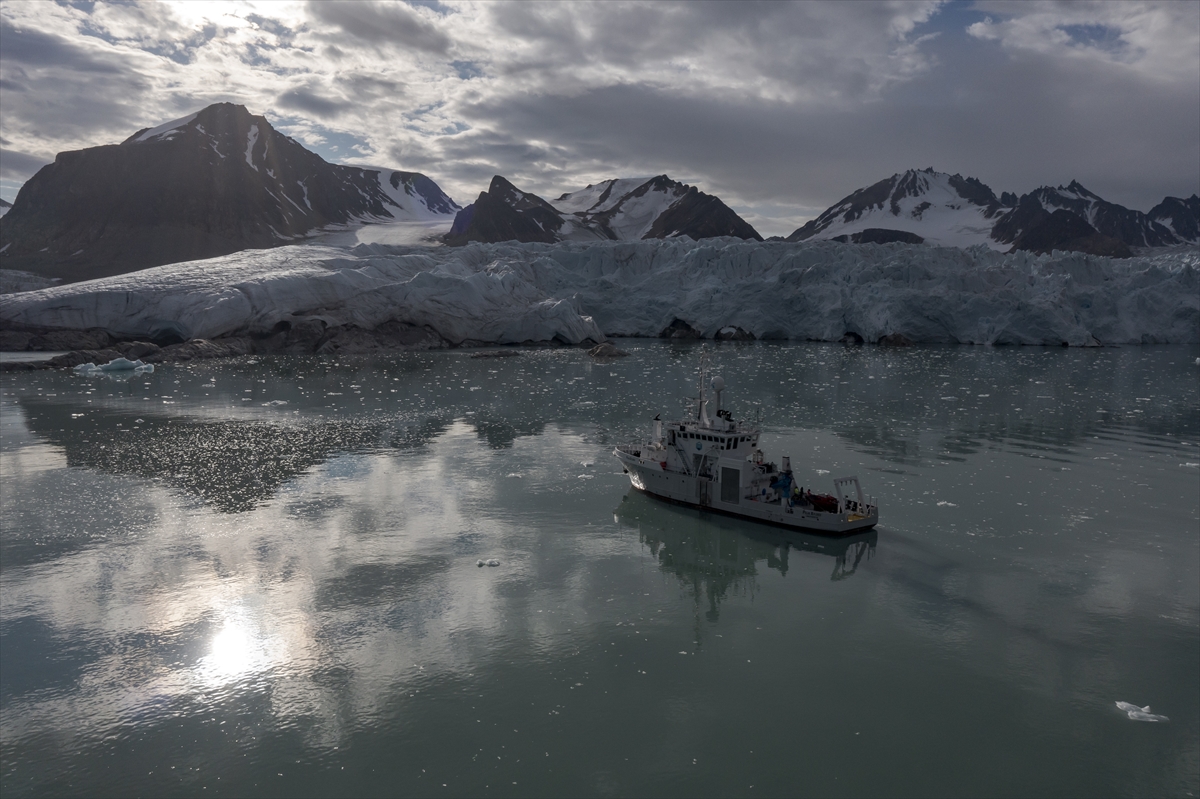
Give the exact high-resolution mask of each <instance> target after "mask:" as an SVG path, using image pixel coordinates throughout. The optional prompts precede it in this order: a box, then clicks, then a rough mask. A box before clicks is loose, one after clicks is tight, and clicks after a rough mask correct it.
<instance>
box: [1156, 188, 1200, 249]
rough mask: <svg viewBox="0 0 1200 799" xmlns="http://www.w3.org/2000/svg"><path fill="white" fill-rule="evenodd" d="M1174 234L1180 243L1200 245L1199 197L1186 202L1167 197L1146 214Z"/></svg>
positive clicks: (1195, 196)
mask: <svg viewBox="0 0 1200 799" xmlns="http://www.w3.org/2000/svg"><path fill="white" fill-rule="evenodd" d="M1146 216H1148V217H1150V219H1151V220H1153V221H1155V222H1157V223H1158V224H1160V225H1162V226H1163V227H1165V228H1167V229H1168V230H1170V231H1171V232H1172V233H1174V234H1175V236H1176V238H1178V239H1180V241H1181V242H1185V243H1189V244H1200V195H1195V194H1193V195H1192V196H1191V197H1188V198H1187V199H1186V200H1181V199H1180V198H1178V197H1167V198H1164V199H1163V201H1162V202H1160V203H1159V204H1158V205H1156V206H1154V207H1153V208H1151V209H1150V212H1149V213H1147V214H1146Z"/></svg>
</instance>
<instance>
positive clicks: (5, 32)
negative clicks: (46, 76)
mask: <svg viewBox="0 0 1200 799" xmlns="http://www.w3.org/2000/svg"><path fill="white" fill-rule="evenodd" d="M0 51H3V53H4V61H6V62H9V63H14V64H22V65H25V66H32V67H54V68H56V69H67V70H75V71H79V72H91V73H95V74H108V75H113V74H119V73H120V72H121V68H120V66H119V65H117V64H113V63H110V62H109V61H107V60H106V59H104V58H100V57H97V55H96V54H95V53H93V52H91V51H89V50H88V49H87V48H84V47H81V46H80V45H79V44H77V43H75V42H72V41H70V40H68V39H65V38H63V37H62V36H55V35H53V34H49V33H45V32H43V31H39V30H30V29H27V28H26V29H22V28H17V27H15V26H13V25H12V24H11V23H10V22H9V21H8V20H6V19H4V18H2V17H0Z"/></svg>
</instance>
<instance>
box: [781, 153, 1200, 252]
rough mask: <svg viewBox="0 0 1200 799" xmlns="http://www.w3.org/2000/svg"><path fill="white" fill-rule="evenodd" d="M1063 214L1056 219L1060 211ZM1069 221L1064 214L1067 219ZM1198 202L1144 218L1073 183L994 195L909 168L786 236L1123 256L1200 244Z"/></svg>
mask: <svg viewBox="0 0 1200 799" xmlns="http://www.w3.org/2000/svg"><path fill="white" fill-rule="evenodd" d="M1060 211H1061V212H1062V213H1059V212H1060ZM1068 215H1069V216H1068ZM1198 229H1200V197H1197V196H1195V195H1193V196H1192V198H1189V199H1187V200H1181V199H1178V198H1173V197H1168V198H1167V199H1165V200H1164V201H1163V202H1162V203H1160V204H1159V205H1157V206H1155V207H1154V208H1153V209H1152V210H1151V212H1150V213H1149V214H1144V213H1142V212H1141V211H1136V210H1131V209H1129V208H1125V207H1124V206H1121V205H1117V204H1116V203H1111V202H1108V201H1107V200H1105V199H1103V198H1101V197H1099V196H1098V195H1096V194H1094V193H1092V192H1090V191H1088V190H1087V189H1085V188H1084V187H1083V186H1081V185H1080V184H1079V183H1078V182H1076V181H1072V182H1071V183H1070V184H1069V185H1067V186H1057V187H1052V186H1042V187H1041V188H1038V189H1036V190H1034V191H1032V192H1030V193H1028V194H1025V195H1022V196H1021V197H1017V196H1016V195H1015V194H1013V193H1011V192H1004V193H1002V194H1000V195H999V196H997V195H996V193H995V192H994V191H992V189H991V188H990V187H988V186H987V185H985V184H984V183H982V182H980V181H979V180H977V179H975V178H970V177H968V178H964V177H962V176H961V175H957V174H956V175H950V174H947V173H945V172H935V171H934V170H933V169H921V170H913V169H910V170H908V171H907V172H900V173H897V174H895V175H892V176H891V177H890V178H887V179H886V180H881V181H879V182H878V183H876V184H874V185H872V186H867V187H866V188H863V189H859V190H858V191H856V192H854V193H853V194H851V195H850V196H848V197H846V198H844V199H843V200H841V201H840V202H838V203H836V204H835V205H833V206H831V207H830V208H829V209H827V210H826V211H825V212H824V213H822V214H821V215H820V216H818V217H817V218H816V219H813V220H811V221H809V222H808V223H806V224H805V225H804V226H803V227H801V228H799V229H797V230H796V231H795V232H794V233H792V234H791V235H790V236H788V237H787V240H788V241H820V240H825V239H830V240H835V241H849V242H852V243H887V242H893V241H895V242H904V243H910V244H911V243H922V242H923V243H926V244H932V245H941V246H952V247H971V246H975V245H980V244H982V245H985V246H987V247H989V248H991V249H993V250H1003V251H1009V250H1013V249H1016V250H1029V251H1031V252H1049V251H1051V250H1054V249H1060V250H1073V251H1080V252H1087V253H1090V254H1093V255H1110V256H1118V257H1128V256H1129V255H1130V254H1131V250H1130V248H1131V247H1135V248H1146V247H1163V246H1171V245H1176V244H1184V243H1188V242H1200V230H1198Z"/></svg>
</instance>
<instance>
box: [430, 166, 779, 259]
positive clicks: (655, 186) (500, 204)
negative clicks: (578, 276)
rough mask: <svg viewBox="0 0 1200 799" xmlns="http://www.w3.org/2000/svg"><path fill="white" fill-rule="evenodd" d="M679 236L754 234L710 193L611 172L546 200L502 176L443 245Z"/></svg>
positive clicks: (662, 177) (750, 236)
mask: <svg viewBox="0 0 1200 799" xmlns="http://www.w3.org/2000/svg"><path fill="white" fill-rule="evenodd" d="M679 236H687V237H689V238H692V239H704V238H713V237H716V236H733V237H736V238H741V239H754V240H756V241H762V237H761V236H760V235H759V234H758V233H757V232H756V231H755V230H754V228H752V227H751V226H750V225H749V224H747V223H746V221H745V220H743V219H742V218H741V217H740V216H738V215H737V214H736V213H734V211H733V210H732V209H730V208H729V206H727V205H725V203H723V202H721V200H720V199H719V198H717V197H714V196H712V195H709V194H705V193H704V192H702V191H700V190H699V189H697V188H696V187H695V186H689V185H687V184H685V183H680V182H678V181H675V180H671V179H670V178H669V177H667V176H666V175H658V176H657V177H652V178H619V179H614V180H606V181H603V182H601V183H597V184H594V185H589V186H587V187H586V188H583V189H580V190H579V191H574V192H570V193H567V194H563V195H562V196H560V197H559V198H558V199H556V200H554V201H552V202H547V201H546V200H544V199H542V198H541V197H538V196H537V195H535V194H531V193H529V192H525V191H521V190H520V189H518V188H517V187H516V186H514V185H513V184H512V183H510V182H509V181H508V180H506V179H505V178H503V177H501V176H499V175H497V176H495V177H494V178H492V182H491V185H489V186H488V190H487V191H485V192H481V193H480V195H479V197H478V199H476V200H475V202H474V203H472V204H471V205H469V206H467V207H466V208H464V209H463V210H462V211H460V212H459V214H458V216H457V218H455V220H454V226H453V227H452V228H451V230H450V233H448V234H447V235H446V238H445V240H446V242H447V243H448V244H466V243H467V242H471V241H480V242H500V241H520V242H547V243H549V242H555V241H596V240H617V241H630V240H640V239H665V238H676V237H679Z"/></svg>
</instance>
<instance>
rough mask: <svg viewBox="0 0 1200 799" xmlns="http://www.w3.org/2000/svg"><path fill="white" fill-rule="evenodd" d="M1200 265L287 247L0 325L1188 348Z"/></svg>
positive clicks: (553, 248) (841, 254)
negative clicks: (678, 327)
mask: <svg viewBox="0 0 1200 799" xmlns="http://www.w3.org/2000/svg"><path fill="white" fill-rule="evenodd" d="M1198 268H1200V250H1196V249H1195V248H1190V249H1184V250H1180V249H1174V250H1169V251H1162V252H1158V253H1153V252H1152V253H1149V254H1145V255H1142V256H1138V257H1135V258H1130V259H1120V260H1116V259H1110V258H1102V257H1096V256H1089V255H1084V254H1081V253H1064V252H1054V253H1051V254H1048V255H1033V254H1030V253H1008V254H1005V253H999V252H995V251H993V250H991V249H989V248H988V247H986V246H976V247H971V248H967V249H958V248H952V247H929V246H922V245H907V244H882V245H878V244H857V245H856V244H840V243H834V242H827V241H816V242H799V243H788V242H755V241H744V240H741V239H735V238H720V239H704V240H701V241H692V240H690V239H682V238H681V239H666V240H648V241H595V242H561V243H556V244H521V243H516V242H507V243H500V244H469V245H467V246H463V247H453V248H452V247H420V246H406V245H404V246H402V245H389V244H384V243H360V244H357V245H355V246H341V247H339V246H331V245H330V244H328V243H325V244H322V243H310V244H298V245H291V246H285V247H279V248H275V249H269V250H247V251H243V252H239V253H235V254H232V255H227V256H222V257H218V258H210V259H205V260H200V261H190V262H185V263H177V264H170V265H166V266H160V267H155V268H152V269H145V270H142V271H139V272H133V273H129V274H125V275H119V276H115V277H109V278H104V279H100V280H92V281H87V282H83V283H74V284H70V285H65V286H52V287H47V288H42V289H38V290H32V291H23V292H19V293H12V294H6V295H2V296H0V325H3V326H6V327H11V326H29V327H44V328H67V329H88V328H103V329H105V330H107V331H109V332H110V333H112V334H113V335H116V336H119V337H127V338H158V337H160V336H163V335H171V336H178V337H180V338H184V339H189V338H206V339H211V338H218V337H222V336H234V335H247V334H249V335H255V334H265V333H268V332H270V331H271V330H272V329H274V328H275V327H276V326H277V325H279V323H280V322H285V321H286V322H289V323H295V322H296V321H299V320H308V319H317V320H320V321H321V322H323V323H324V324H326V325H350V326H356V327H359V328H363V329H373V328H375V327H376V326H378V325H380V324H382V323H384V322H387V321H390V320H398V321H401V322H404V323H407V324H411V325H415V326H423V327H428V328H430V329H432V330H434V331H436V332H437V333H438V334H439V335H441V336H442V337H443V338H444V339H445V340H446V341H447V342H449V343H450V344H455V345H457V344H469V343H476V342H478V343H496V344H510V343H522V342H545V341H559V342H562V343H569V344H577V343H581V342H585V341H587V340H591V341H596V342H599V341H604V340H605V339H606V338H607V337H609V336H658V335H660V333H661V332H662V331H663V330H664V329H665V328H667V327H668V326H670V325H672V324H673V323H675V322H676V321H677V320H678V321H682V322H685V323H686V324H687V325H688V326H690V327H691V328H693V329H694V330H695V331H698V332H699V333H700V334H702V335H703V336H704V337H706V338H712V337H713V336H714V334H716V333H717V331H719V330H721V329H723V328H728V327H740V328H742V329H743V330H745V331H748V332H750V333H752V334H754V336H755V337H757V338H760V339H793V340H797V339H798V340H805V339H809V340H820V341H836V340H839V339H841V338H842V337H843V336H844V335H845V334H846V333H854V334H856V335H858V336H860V337H862V338H863V339H865V340H866V341H869V342H875V341H878V340H879V339H881V338H883V337H885V336H891V335H897V334H898V335H900V336H903V337H905V338H907V339H909V340H910V341H913V342H923V343H947V344H949V343H963V344H1029V345H1060V344H1069V345H1073V346H1087V345H1095V344H1156V343H1162V344H1168V343H1171V344H1176V343H1197V342H1198V341H1200V279H1198V277H1197V269H1198Z"/></svg>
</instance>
